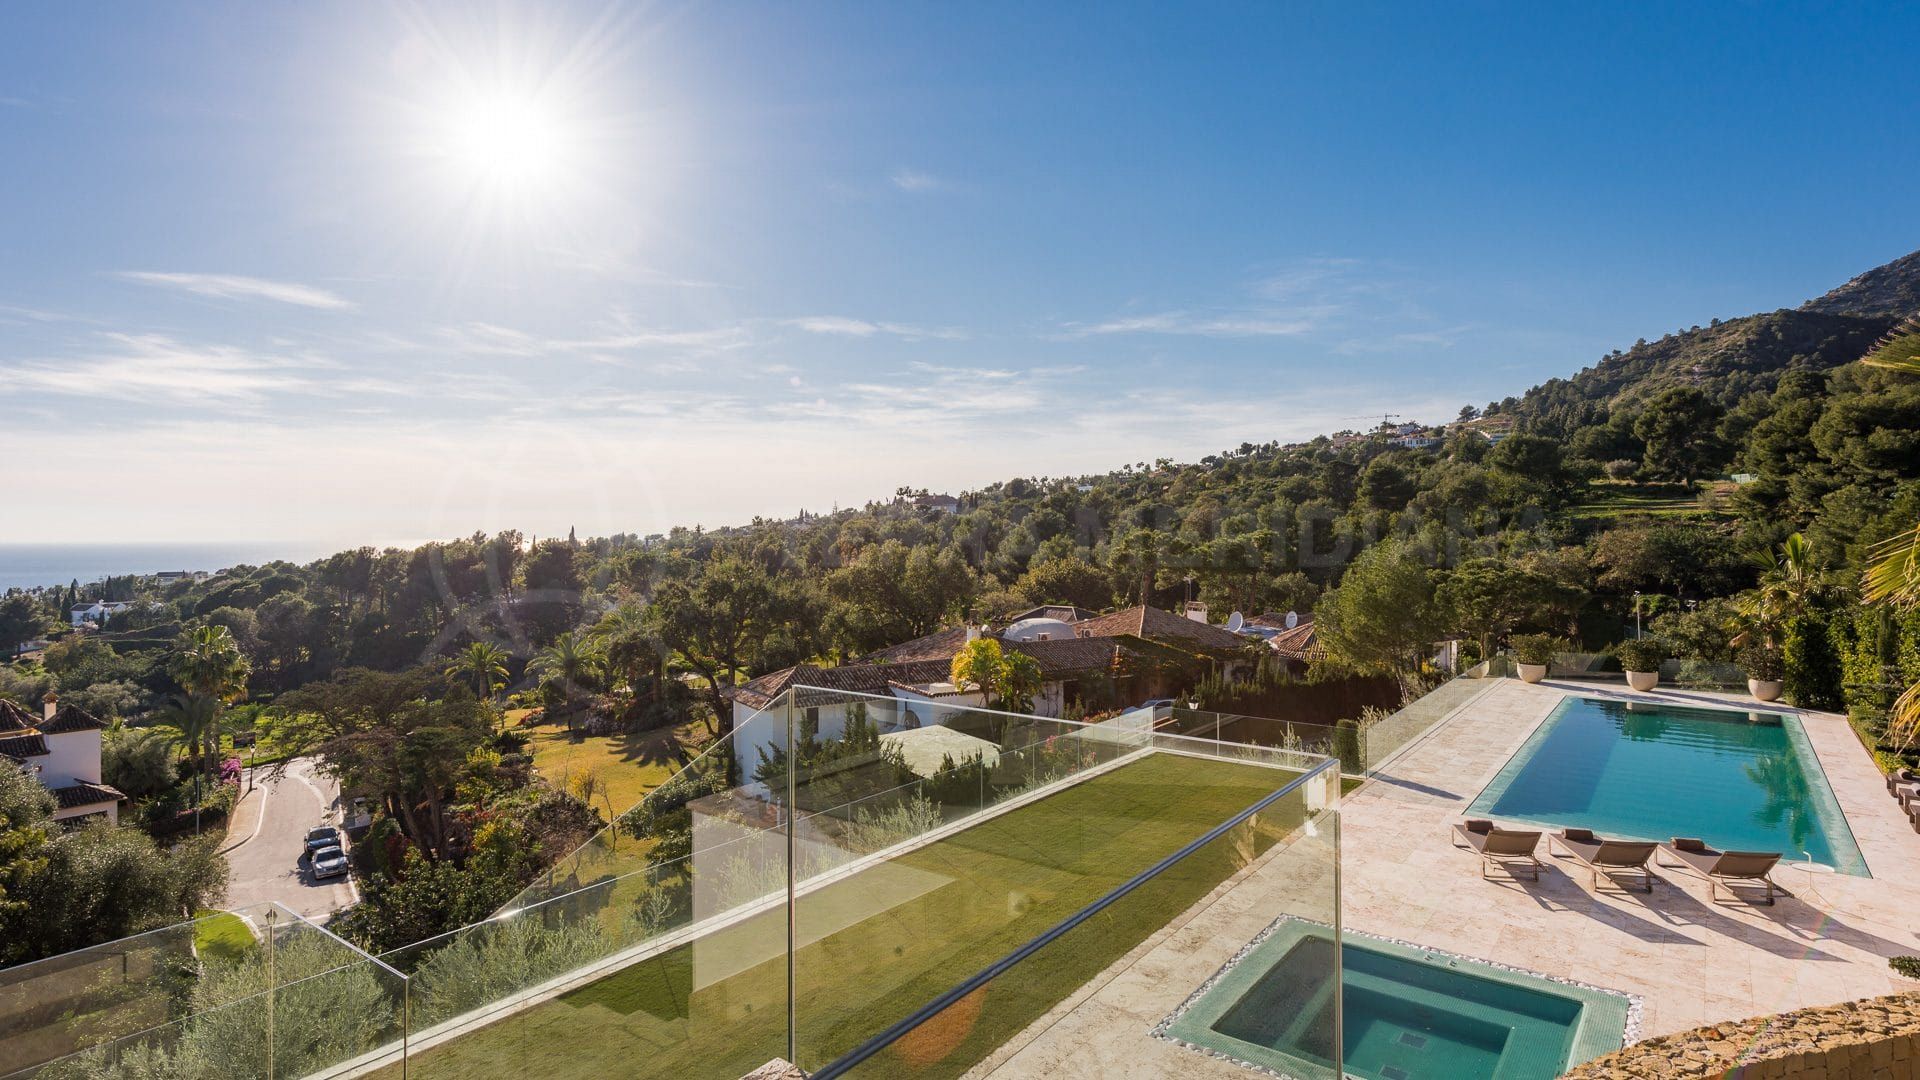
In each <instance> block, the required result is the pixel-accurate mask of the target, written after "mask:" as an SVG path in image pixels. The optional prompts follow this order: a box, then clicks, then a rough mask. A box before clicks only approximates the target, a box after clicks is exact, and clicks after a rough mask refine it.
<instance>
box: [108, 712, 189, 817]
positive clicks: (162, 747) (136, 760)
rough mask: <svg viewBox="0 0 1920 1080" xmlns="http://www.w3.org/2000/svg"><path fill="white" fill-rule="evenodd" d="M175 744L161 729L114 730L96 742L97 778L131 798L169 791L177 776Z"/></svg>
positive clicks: (171, 736) (168, 732)
mask: <svg viewBox="0 0 1920 1080" xmlns="http://www.w3.org/2000/svg"><path fill="white" fill-rule="evenodd" d="M176 746H177V742H176V740H175V737H174V735H173V733H172V732H170V731H168V730H166V729H164V728H116V729H113V730H111V731H108V732H107V733H106V734H105V736H104V737H103V738H102V739H101V742H100V778H101V779H102V780H104V781H106V782H107V783H108V784H111V785H112V786H114V787H116V788H119V789H120V790H121V791H122V792H124V793H125V794H126V796H127V797H128V798H131V799H146V798H151V797H152V796H155V795H158V794H160V793H161V792H163V791H166V790H167V789H168V788H171V787H172V786H173V785H174V783H175V781H176V779H177V776H176V774H175V772H174V768H173V761H174V752H175V747H176Z"/></svg>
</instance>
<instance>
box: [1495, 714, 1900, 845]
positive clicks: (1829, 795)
mask: <svg viewBox="0 0 1920 1080" xmlns="http://www.w3.org/2000/svg"><path fill="white" fill-rule="evenodd" d="M1467 812H1468V814H1469V815H1471V816H1474V817H1489V818H1497V819H1499V820H1501V821H1502V822H1518V823H1528V824H1536V825H1544V826H1560V827H1566V826H1574V827H1578V828H1585V829H1592V830H1593V831H1594V832H1596V833H1598V834H1600V835H1602V836H1617V837H1620V838H1623V839H1629V840H1669V839H1672V838H1673V837H1676V836H1693V837H1699V838H1700V839H1702V840H1705V841H1706V842H1707V843H1708V844H1711V845H1712V846H1714V847H1717V848H1720V849H1722V850H1738V851H1778V852H1781V853H1782V854H1783V855H1784V856H1785V857H1786V859H1787V860H1789V861H1795V862H1797V861H1802V860H1805V859H1806V858H1808V857H1811V858H1812V859H1813V861H1814V862H1818V863H1825V864H1826V865H1828V866H1831V867H1833V868H1834V869H1836V870H1838V871H1840V872H1841V873H1844V874H1854V875H1857V876H1860V877H1867V876H1870V875H1869V874H1868V872H1867V863H1866V860H1865V859H1864V858H1862V857H1861V855H1860V848H1859V846H1858V845H1856V844H1855V843H1854V840H1853V831H1852V830H1851V829H1849V828H1848V827H1847V819H1846V816H1845V815H1844V814H1842V813H1841V812H1840V804H1839V802H1838V801H1837V800H1836V799H1835V798H1834V797H1833V789H1832V788H1830V787H1828V786H1827V777H1826V773H1825V772H1823V771H1822V770H1821V768H1820V760H1819V759H1818V758H1817V757H1815V756H1814V753H1813V747H1812V745H1811V744H1809V743H1808V742H1807V736H1806V732H1805V730H1804V729H1803V728H1802V727H1801V724H1800V718H1799V717H1796V716H1790V715H1784V714H1780V713H1762V712H1751V713H1747V712H1734V711H1731V710H1725V709H1692V708H1684V707H1681V706H1677V705H1668V704H1664V703H1662V704H1650V703H1645V704H1643V703H1640V702H1621V701H1605V700H1601V699H1599V698H1590V697H1578V696H1570V697H1568V698H1566V699H1565V700H1563V701H1562V702H1561V703H1560V705H1559V706H1558V707H1557V708H1555V709H1554V710H1553V712H1552V713H1550V714H1549V715H1548V716H1547V718H1546V720H1544V721H1542V722H1541V724H1540V727H1539V729H1538V730H1536V731H1535V732H1534V733H1533V735H1532V737H1530V738H1529V739H1528V740H1527V742H1526V744H1525V745H1524V746H1522V747H1521V748H1520V750H1519V752H1518V753H1516V754H1514V755H1513V758H1512V760H1510V761H1508V762H1507V764H1506V766H1505V767H1503V768H1502V769H1501V770H1500V773H1499V775H1497V776H1495V777H1494V778H1493V782H1492V783H1491V784H1488V785H1487V788H1486V790H1485V791H1482V792H1481V793H1480V796H1479V797H1478V798H1476V799H1474V801H1473V805H1472V806H1471V807H1469V808H1468V811H1467Z"/></svg>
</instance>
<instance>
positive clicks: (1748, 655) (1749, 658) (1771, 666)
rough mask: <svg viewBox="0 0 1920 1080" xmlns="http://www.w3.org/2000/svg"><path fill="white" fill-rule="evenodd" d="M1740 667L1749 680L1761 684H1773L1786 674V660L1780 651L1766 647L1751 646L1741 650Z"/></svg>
mask: <svg viewBox="0 0 1920 1080" xmlns="http://www.w3.org/2000/svg"><path fill="white" fill-rule="evenodd" d="M1740 667H1741V669H1742V670H1744V671H1745V672H1746V673H1747V678H1749V679H1755V680H1758V681H1760V682H1773V681H1775V680H1778V679H1779V678H1781V677H1782V676H1783V675H1785V674H1786V670H1787V664H1786V660H1785V659H1784V658H1783V657H1781V655H1780V650H1778V649H1769V648H1767V647H1766V646H1765V645H1749V646H1747V647H1746V648H1744V649H1741V650H1740Z"/></svg>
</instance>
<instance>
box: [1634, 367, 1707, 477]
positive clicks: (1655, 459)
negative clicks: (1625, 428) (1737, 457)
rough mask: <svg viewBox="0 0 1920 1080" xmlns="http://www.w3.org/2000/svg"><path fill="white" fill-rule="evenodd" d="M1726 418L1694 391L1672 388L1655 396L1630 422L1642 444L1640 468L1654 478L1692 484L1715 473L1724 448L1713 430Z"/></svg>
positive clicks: (1700, 391)
mask: <svg viewBox="0 0 1920 1080" xmlns="http://www.w3.org/2000/svg"><path fill="white" fill-rule="evenodd" d="M1725 415H1726V410H1725V409H1723V408H1722V407H1721V406H1720V405H1719V404H1718V403H1717V402H1715V401H1714V400H1713V399H1712V398H1710V397H1708V396H1707V395H1706V393H1705V392H1704V391H1702V390H1700V389H1699V388H1697V387H1692V386H1674V387H1669V388H1667V389H1666V390H1663V391H1661V392H1660V393H1658V394H1656V395H1654V397H1653V398H1652V399H1651V400H1649V401H1648V402H1647V404H1646V407H1645V408H1643V409H1642V410H1641V411H1640V414H1639V416H1638V417H1637V418H1635V420H1634V422H1633V433H1634V435H1635V436H1636V437H1638V438H1639V439H1640V441H1641V442H1642V443H1643V444H1645V446H1646V450H1645V452H1644V455H1643V457H1642V465H1643V467H1644V468H1645V469H1646V471H1647V472H1648V473H1650V474H1652V475H1654V476H1657V477H1663V478H1665V479H1670V480H1678V481H1680V482H1682V483H1689V484H1690V483H1692V482H1693V481H1694V480H1696V479H1698V478H1699V477H1700V476H1702V475H1705V474H1711V473H1712V472H1714V471H1715V470H1717V469H1718V468H1719V467H1720V465H1721V464H1722V463H1723V462H1724V461H1725V459H1726V457H1727V447H1726V444H1725V443H1723V442H1722V441H1721V440H1720V438H1719V436H1718V435H1717V434H1716V433H1715V429H1716V428H1717V427H1718V426H1719V423H1720V420H1721V418H1722V417H1723V416H1725Z"/></svg>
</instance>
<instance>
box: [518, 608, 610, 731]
mask: <svg viewBox="0 0 1920 1080" xmlns="http://www.w3.org/2000/svg"><path fill="white" fill-rule="evenodd" d="M600 664H601V658H600V653H599V651H598V650H597V649H595V648H594V646H593V643H592V642H591V641H590V640H588V638H587V636H586V635H584V634H581V633H578V632H576V631H573V630H569V631H567V632H566V633H564V634H561V635H560V636H559V637H557V638H555V639H553V644H551V645H549V646H547V647H546V648H544V649H541V650H540V654H539V655H538V656H535V657H534V658H533V662H532V663H531V664H528V665H527V670H528V671H530V672H532V673H533V674H534V675H535V676H537V677H538V678H539V680H540V685H542V686H548V685H552V684H558V685H559V687H560V694H561V698H562V700H563V701H564V700H568V699H571V698H572V697H573V695H574V694H575V693H577V692H578V691H579V690H580V688H581V683H582V682H583V681H584V680H586V679H588V678H591V677H592V676H594V675H595V674H598V673H599V671H600ZM566 717H567V732H568V734H572V732H573V710H571V709H569V710H567V712H566Z"/></svg>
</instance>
